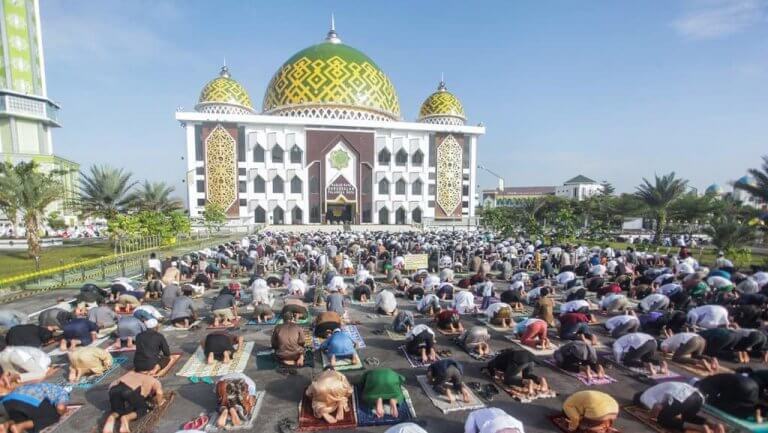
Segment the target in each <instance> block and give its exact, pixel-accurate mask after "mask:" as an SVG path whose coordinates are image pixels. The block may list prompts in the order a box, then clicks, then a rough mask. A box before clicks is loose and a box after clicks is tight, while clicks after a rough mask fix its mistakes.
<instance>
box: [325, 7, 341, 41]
mask: <svg viewBox="0 0 768 433" xmlns="http://www.w3.org/2000/svg"><path fill="white" fill-rule="evenodd" d="M325 40H326V41H328V42H330V43H332V44H340V43H341V39H340V38H339V35H338V34H336V17H334V15H333V13H331V29H330V30H328V35H327V36H326V37H325Z"/></svg>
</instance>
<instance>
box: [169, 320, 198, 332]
mask: <svg viewBox="0 0 768 433" xmlns="http://www.w3.org/2000/svg"><path fill="white" fill-rule="evenodd" d="M200 322H202V319H197V320H195V321H194V322H192V323H190V324H189V327H187V328H178V327H176V326H173V325H168V326H165V327H164V328H163V332H171V331H189V330H190V329H192V328H194V327H196V326H199V325H200Z"/></svg>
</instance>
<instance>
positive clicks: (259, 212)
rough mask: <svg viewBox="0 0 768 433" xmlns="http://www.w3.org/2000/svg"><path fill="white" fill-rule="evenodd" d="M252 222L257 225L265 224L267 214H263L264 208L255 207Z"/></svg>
mask: <svg viewBox="0 0 768 433" xmlns="http://www.w3.org/2000/svg"><path fill="white" fill-rule="evenodd" d="M253 221H254V222H257V223H265V222H267V213H266V212H264V208H263V207H261V206H257V207H256V210H255V211H253Z"/></svg>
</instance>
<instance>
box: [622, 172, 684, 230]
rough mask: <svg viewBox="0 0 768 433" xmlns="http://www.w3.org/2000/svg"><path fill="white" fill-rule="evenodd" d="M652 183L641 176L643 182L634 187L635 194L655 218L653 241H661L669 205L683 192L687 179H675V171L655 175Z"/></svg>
mask: <svg viewBox="0 0 768 433" xmlns="http://www.w3.org/2000/svg"><path fill="white" fill-rule="evenodd" d="M654 177H655V182H654V183H653V184H652V183H651V182H649V181H648V179H646V178H643V183H642V184H640V185H639V186H638V187H637V188H636V189H637V191H636V192H635V196H637V198H639V199H640V201H641V202H642V203H643V205H644V206H645V208H646V209H647V210H648V211H649V213H650V214H651V216H652V217H653V218H654V219H655V220H656V233H655V235H654V242H656V243H657V244H658V243H661V236H662V235H663V234H664V229H665V228H666V225H667V212H668V210H669V207H670V205H671V204H672V203H673V202H674V201H675V200H677V199H678V198H679V197H680V196H681V195H683V193H684V192H685V188H686V186H688V181H687V180H685V179H675V172H672V173H669V174H666V175H664V176H661V177H659V176H658V175H655V176H654Z"/></svg>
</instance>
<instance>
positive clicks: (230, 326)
mask: <svg viewBox="0 0 768 433" xmlns="http://www.w3.org/2000/svg"><path fill="white" fill-rule="evenodd" d="M240 320H242V318H240V319H237V320H233V321H232V323H230V324H229V325H226V326H225V325H222V324H219V326H213V322H211V323H210V324H208V327H207V328H205V329H230V328H237V327H239V326H240Z"/></svg>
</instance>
